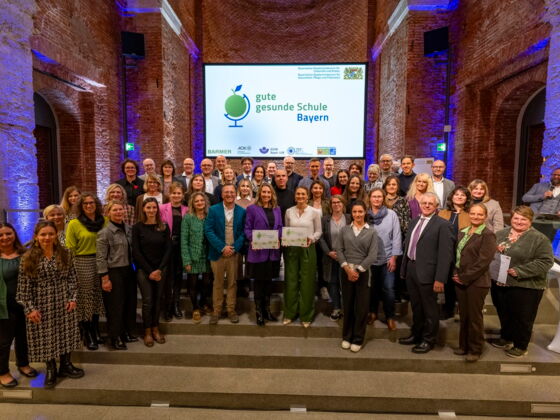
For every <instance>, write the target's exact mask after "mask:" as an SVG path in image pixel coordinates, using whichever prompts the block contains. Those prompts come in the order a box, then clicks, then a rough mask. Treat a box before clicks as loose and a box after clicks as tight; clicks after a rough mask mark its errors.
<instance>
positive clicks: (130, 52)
mask: <svg viewBox="0 0 560 420" xmlns="http://www.w3.org/2000/svg"><path fill="white" fill-rule="evenodd" d="M121 41H122V54H123V55H125V56H127V57H132V58H144V56H145V55H144V54H145V52H144V34H139V33H136V32H125V31H122V32H121Z"/></svg>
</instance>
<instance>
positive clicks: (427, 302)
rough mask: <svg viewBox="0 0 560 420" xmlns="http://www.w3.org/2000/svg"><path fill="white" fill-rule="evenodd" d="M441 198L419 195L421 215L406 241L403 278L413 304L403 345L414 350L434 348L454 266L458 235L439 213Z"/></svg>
mask: <svg viewBox="0 0 560 420" xmlns="http://www.w3.org/2000/svg"><path fill="white" fill-rule="evenodd" d="M438 205H439V203H438V197H437V195H435V194H434V193H430V192H428V193H426V194H424V195H423V196H422V197H421V198H420V209H421V211H422V214H421V215H420V216H419V217H417V218H416V219H414V220H412V222H411V223H410V226H409V229H408V233H407V235H406V240H405V243H404V255H403V263H402V266H401V277H402V278H405V279H406V285H407V288H408V293H409V294H410V304H411V306H412V329H411V334H410V335H409V336H408V337H406V338H400V339H399V343H400V344H405V345H409V344H414V347H413V348H412V351H413V352H414V353H428V352H429V351H430V350H432V349H433V347H434V345H435V343H436V339H437V334H438V329H439V305H438V303H437V295H438V293H443V288H444V284H445V283H446V282H447V279H448V277H449V272H450V270H451V265H452V264H453V250H454V244H455V234H454V232H453V226H452V225H451V224H450V223H449V222H448V221H447V220H445V219H443V218H441V217H439V216H437V208H438Z"/></svg>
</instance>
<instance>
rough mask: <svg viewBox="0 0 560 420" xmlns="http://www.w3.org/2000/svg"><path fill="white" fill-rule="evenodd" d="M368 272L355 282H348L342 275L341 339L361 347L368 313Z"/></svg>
mask: <svg viewBox="0 0 560 420" xmlns="http://www.w3.org/2000/svg"><path fill="white" fill-rule="evenodd" d="M369 280H370V272H369V270H367V271H365V272H363V273H360V277H359V278H358V280H357V281H355V282H352V281H350V280H348V276H347V275H346V272H344V273H342V282H341V283H342V284H341V286H342V308H343V311H344V317H343V318H342V320H343V322H342V339H343V340H346V341H348V342H350V343H352V344H358V345H360V346H361V345H362V344H364V340H365V337H366V327H367V316H368V312H369V295H370V290H369Z"/></svg>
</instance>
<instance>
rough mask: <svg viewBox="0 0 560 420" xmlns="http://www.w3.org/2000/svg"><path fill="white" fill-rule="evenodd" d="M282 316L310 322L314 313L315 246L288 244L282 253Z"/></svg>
mask: <svg viewBox="0 0 560 420" xmlns="http://www.w3.org/2000/svg"><path fill="white" fill-rule="evenodd" d="M284 263H285V276H284V277H285V278H284V318H288V319H295V318H296V317H297V315H298V314H299V319H300V320H301V321H302V322H311V321H312V320H313V315H314V313H315V274H316V272H317V256H316V254H315V246H314V245H311V246H310V247H308V248H301V247H297V246H290V247H288V248H287V250H286V252H285V253H284Z"/></svg>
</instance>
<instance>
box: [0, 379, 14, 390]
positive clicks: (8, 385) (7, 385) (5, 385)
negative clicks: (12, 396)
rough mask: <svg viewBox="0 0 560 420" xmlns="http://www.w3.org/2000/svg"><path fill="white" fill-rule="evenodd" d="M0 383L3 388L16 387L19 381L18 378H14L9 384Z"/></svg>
mask: <svg viewBox="0 0 560 420" xmlns="http://www.w3.org/2000/svg"><path fill="white" fill-rule="evenodd" d="M0 385H2V388H15V387H16V386H17V385H18V381H17V379H16V378H12V380H11V381H10V382H8V383H7V384H3V383H1V382H0Z"/></svg>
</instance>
